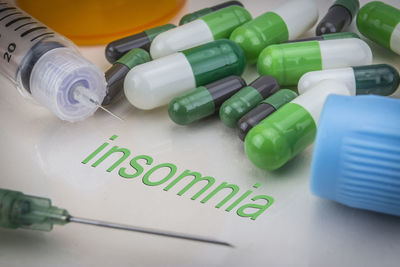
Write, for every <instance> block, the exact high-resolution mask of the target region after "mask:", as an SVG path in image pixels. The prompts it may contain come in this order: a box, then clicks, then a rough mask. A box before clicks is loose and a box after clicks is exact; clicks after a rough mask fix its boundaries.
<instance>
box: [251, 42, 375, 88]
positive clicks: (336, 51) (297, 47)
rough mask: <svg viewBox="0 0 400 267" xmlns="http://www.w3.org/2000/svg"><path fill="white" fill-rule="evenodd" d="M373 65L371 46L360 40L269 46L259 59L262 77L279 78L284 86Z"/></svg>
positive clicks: (258, 64)
mask: <svg viewBox="0 0 400 267" xmlns="http://www.w3.org/2000/svg"><path fill="white" fill-rule="evenodd" d="M371 62H372V52H371V49H370V48H369V46H368V45H367V44H366V43H365V42H364V41H362V40H360V39H357V38H348V39H337V40H327V41H308V42H300V43H286V44H279V45H271V46H268V47H267V48H265V49H264V50H263V51H262V52H261V54H260V57H259V58H258V62H257V69H258V72H259V73H260V74H261V75H270V76H273V77H275V78H276V79H277V80H278V82H279V84H280V85H281V86H282V85H296V84H297V83H298V81H299V79H300V77H301V76H302V75H303V74H304V73H307V72H310V71H316V70H325V69H335V68H343V67H350V66H359V65H368V64H371Z"/></svg>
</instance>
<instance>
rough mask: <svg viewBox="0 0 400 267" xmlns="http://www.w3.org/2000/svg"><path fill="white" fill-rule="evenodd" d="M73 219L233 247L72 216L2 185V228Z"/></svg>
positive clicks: (44, 227) (49, 224) (43, 227)
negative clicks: (3, 187)
mask: <svg viewBox="0 0 400 267" xmlns="http://www.w3.org/2000/svg"><path fill="white" fill-rule="evenodd" d="M70 222H75V223H83V224H89V225H95V226H102V227H107V228H113V229H120V230H128V231H134V232H140V233H146V234H153V235H160V236H166V237H173V238H180V239H186V240H192V241H198V242H205V243H211V244H216V245H222V246H228V247H232V246H231V245H230V244H228V243H226V242H222V241H218V240H214V239H209V238H204V237H200V236H194V235H186V234H181V233H175V232H167V231H159V230H154V229H149V228H143V227H135V226H129V225H123V224H116V223H110V222H104V221H98V220H91V219H84V218H78V217H74V216H71V215H70V214H69V213H68V211H67V210H65V209H61V208H58V207H55V206H52V204H51V200H50V199H48V198H42V197H36V196H28V195H25V194H23V193H21V192H17V191H12V190H8V189H1V188H0V227H1V228H8V229H16V228H26V229H33V230H41V231H51V230H52V229H53V225H54V224H58V225H65V224H67V223H70Z"/></svg>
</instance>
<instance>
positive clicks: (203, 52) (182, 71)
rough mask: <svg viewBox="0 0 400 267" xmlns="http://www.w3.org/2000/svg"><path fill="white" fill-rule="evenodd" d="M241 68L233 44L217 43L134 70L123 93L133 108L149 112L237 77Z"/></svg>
mask: <svg viewBox="0 0 400 267" xmlns="http://www.w3.org/2000/svg"><path fill="white" fill-rule="evenodd" d="M245 65H246V59H245V56H244V53H243V51H242V49H241V48H240V47H239V46H238V45H237V44H236V43H234V42H232V41H230V40H227V39H222V40H217V41H214V42H211V43H207V44H204V45H201V46H198V47H195V48H192V49H188V50H185V51H182V52H178V53H174V54H172V55H169V56H166V57H162V58H158V59H156V60H153V61H150V62H147V63H144V64H141V65H139V66H136V67H135V68H133V69H132V70H130V71H129V73H128V74H127V75H126V78H125V81H124V92H125V96H126V98H127V99H128V101H129V102H130V103H131V104H132V105H134V106H135V107H137V108H139V109H153V108H156V107H160V106H163V105H166V104H168V103H169V102H170V101H171V100H172V98H174V97H176V96H178V95H181V94H183V93H185V92H187V91H189V90H191V89H193V88H196V87H198V86H201V85H205V84H209V83H211V82H213V81H216V80H220V79H222V78H225V77H227V76H230V75H238V76H239V75H241V74H242V73H243V70H244V67H245Z"/></svg>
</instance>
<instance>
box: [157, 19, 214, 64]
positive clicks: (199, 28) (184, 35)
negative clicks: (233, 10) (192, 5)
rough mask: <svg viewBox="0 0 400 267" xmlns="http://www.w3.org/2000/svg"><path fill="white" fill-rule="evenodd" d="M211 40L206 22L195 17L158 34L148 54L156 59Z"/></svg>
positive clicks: (210, 33) (211, 36)
mask: <svg viewBox="0 0 400 267" xmlns="http://www.w3.org/2000/svg"><path fill="white" fill-rule="evenodd" d="M212 41H214V37H213V34H212V32H211V30H210V28H209V27H208V25H207V23H205V22H204V21H203V20H201V19H197V20H194V21H192V22H189V23H187V24H184V25H181V26H179V27H176V28H173V29H170V30H168V31H166V32H163V33H161V34H159V35H158V36H157V37H156V38H155V39H154V40H153V42H152V43H151V46H150V54H151V57H152V58H153V59H156V58H160V57H164V56H167V55H170V54H172V53H175V52H177V51H183V50H185V49H188V48H192V47H194V46H199V45H202V44H205V43H208V42H212Z"/></svg>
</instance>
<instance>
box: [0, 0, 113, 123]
mask: <svg viewBox="0 0 400 267" xmlns="http://www.w3.org/2000/svg"><path fill="white" fill-rule="evenodd" d="M0 53H1V59H0V60H1V63H0V73H2V74H4V75H5V76H6V77H7V78H9V79H10V80H11V81H12V82H13V83H14V84H15V85H16V86H17V88H18V89H19V90H20V92H21V93H22V94H23V95H31V96H33V98H34V99H36V100H37V101H38V102H39V103H41V104H42V105H44V106H46V107H47V108H48V109H50V110H51V111H52V112H53V113H55V114H56V115H57V116H58V117H60V118H62V119H64V120H68V121H77V120H81V119H84V118H86V117H88V116H90V115H91V114H93V113H94V111H95V110H96V107H95V106H93V107H88V106H85V105H84V104H83V103H79V102H77V101H76V100H75V99H73V97H72V95H73V94H72V93H71V91H73V90H74V88H75V87H76V86H84V87H86V88H87V89H88V90H90V91H91V92H92V94H93V93H94V95H96V96H98V99H95V100H96V101H98V102H99V103H101V102H102V100H103V98H104V96H105V84H106V83H105V79H104V74H103V72H101V71H100V70H99V69H98V68H97V67H96V66H95V65H94V64H92V63H90V62H89V61H87V60H86V59H84V58H83V57H82V56H81V55H80V54H79V52H78V50H77V48H76V47H75V45H74V44H73V43H72V42H71V41H69V40H68V39H66V38H65V37H63V36H61V35H59V34H57V33H56V32H54V31H53V30H51V29H50V28H48V27H47V26H46V25H44V24H42V23H41V22H39V21H37V20H36V19H34V18H32V17H31V16H30V15H29V14H27V13H25V12H24V11H22V10H21V9H19V8H18V7H16V6H14V5H12V4H10V3H8V2H6V1H4V0H0ZM50 54H51V55H50ZM44 58H45V59H44ZM64 63H65V64H64ZM35 75H36V76H35Z"/></svg>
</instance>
